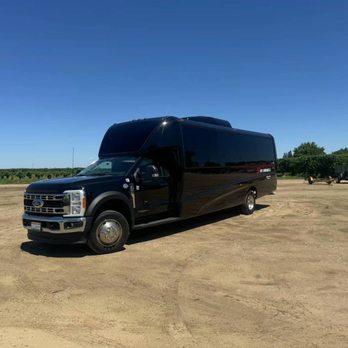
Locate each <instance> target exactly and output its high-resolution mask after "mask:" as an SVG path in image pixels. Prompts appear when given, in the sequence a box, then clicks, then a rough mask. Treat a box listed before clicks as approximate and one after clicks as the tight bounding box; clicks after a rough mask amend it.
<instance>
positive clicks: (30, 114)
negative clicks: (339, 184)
mask: <svg viewBox="0 0 348 348" xmlns="http://www.w3.org/2000/svg"><path fill="white" fill-rule="evenodd" d="M164 114H168V115H177V116H186V115H212V116H217V117H221V118H225V119H228V120H230V122H231V123H232V125H233V126H235V127H237V128H242V129H250V130H256V131H261V132H268V133H272V134H273V135H274V136H275V138H276V142H277V147H278V155H279V156H282V154H283V152H285V151H288V150H291V149H293V148H294V147H295V146H297V145H299V144H300V143H301V142H304V141H315V142H317V143H318V144H319V145H321V146H324V147H325V149H326V151H327V152H331V151H333V150H336V149H338V148H341V147H346V146H348V1H346V0H342V1H335V0H330V1H327V0H325V1H320V0H308V1H306V0H300V1H296V0H295V1H294V0H291V1H290V0H288V1H282V0H274V1H247V0H241V1H233V0H231V1H228V0H226V1H219V0H209V1H206V0H176V1H169V0H167V1H166V0H161V1H152V0H147V1H143V0H139V1H127V0H123V1H122V0H110V1H106V0H99V1H97V0H94V1H88V0H81V1H78V0H69V1H62V0H59V1H46V0H45V1H38V0H35V1H26V0H22V1H17V0H7V1H4V0H0V120H1V124H0V167H1V168H10V167H32V166H34V167H64V166H70V165H71V153H72V147H75V161H76V165H81V166H85V165H87V164H88V163H89V162H91V161H92V160H93V159H96V158H97V154H98V149H99V145H100V141H101V139H102V136H103V134H104V132H105V131H106V129H107V128H108V127H109V126H110V125H111V124H113V123H115V122H120V121H125V120H129V119H134V118H142V117H151V116H158V115H164Z"/></svg>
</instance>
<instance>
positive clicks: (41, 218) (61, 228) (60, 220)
mask: <svg viewBox="0 0 348 348" xmlns="http://www.w3.org/2000/svg"><path fill="white" fill-rule="evenodd" d="M22 220H29V221H33V222H56V223H58V224H59V230H51V229H50V228H48V227H42V229H41V231H42V232H48V233H54V234H62V233H74V232H83V231H84V230H85V228H86V218H84V217H77V218H63V217H53V216H52V217H51V216H35V215H29V214H25V213H24V214H23V215H22ZM65 222H82V226H81V227H77V228H68V229H65V228H64V223H65ZM23 227H24V228H26V229H27V230H31V228H30V226H24V225H23Z"/></svg>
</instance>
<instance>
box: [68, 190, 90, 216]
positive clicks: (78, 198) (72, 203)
mask: <svg viewBox="0 0 348 348" xmlns="http://www.w3.org/2000/svg"><path fill="white" fill-rule="evenodd" d="M64 204H65V205H66V206H68V207H69V213H68V214H66V215H64V216H66V217H69V216H83V215H84V214H85V211H86V194H85V191H84V190H69V191H64Z"/></svg>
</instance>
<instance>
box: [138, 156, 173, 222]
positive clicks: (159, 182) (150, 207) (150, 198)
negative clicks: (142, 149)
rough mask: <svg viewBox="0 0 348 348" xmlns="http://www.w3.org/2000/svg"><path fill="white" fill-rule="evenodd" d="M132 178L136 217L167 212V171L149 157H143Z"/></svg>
mask: <svg viewBox="0 0 348 348" xmlns="http://www.w3.org/2000/svg"><path fill="white" fill-rule="evenodd" d="M134 178H135V180H136V186H135V205H136V210H137V218H142V217H149V216H152V215H158V214H163V213H166V212H168V209H169V184H168V181H169V173H168V171H166V170H165V169H164V168H163V167H162V166H160V165H158V164H157V163H154V161H153V160H152V159H150V158H143V159H142V160H141V162H140V163H139V166H138V167H137V169H136V171H135V173H134Z"/></svg>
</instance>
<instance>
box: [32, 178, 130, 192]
mask: <svg viewBox="0 0 348 348" xmlns="http://www.w3.org/2000/svg"><path fill="white" fill-rule="evenodd" d="M123 183H124V177H119V176H114V175H105V176H72V177H68V178H58V179H48V180H41V181H35V182H33V183H32V184H30V185H29V186H28V187H27V189H26V192H29V193H30V192H32V193H63V192H64V191H65V190H80V189H82V188H85V189H86V190H87V191H88V189H91V188H92V187H93V186H99V185H103V186H109V185H110V186H111V187H113V188H114V189H115V188H116V189H117V188H118V187H119V186H121V185H122V184H123ZM108 184H109V185H108Z"/></svg>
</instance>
